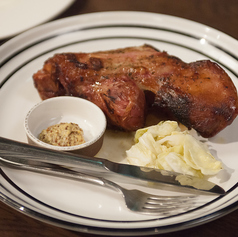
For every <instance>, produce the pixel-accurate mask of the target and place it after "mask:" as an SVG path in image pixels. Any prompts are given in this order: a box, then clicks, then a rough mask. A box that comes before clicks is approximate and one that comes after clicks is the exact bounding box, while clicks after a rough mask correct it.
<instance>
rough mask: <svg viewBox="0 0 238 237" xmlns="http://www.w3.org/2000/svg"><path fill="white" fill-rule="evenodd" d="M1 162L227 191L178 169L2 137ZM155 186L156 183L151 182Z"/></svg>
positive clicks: (204, 189)
mask: <svg viewBox="0 0 238 237" xmlns="http://www.w3.org/2000/svg"><path fill="white" fill-rule="evenodd" d="M0 157H1V158H2V159H0V161H1V160H2V161H1V162H0V164H1V165H5V166H6V165H7V162H4V160H7V161H8V162H9V164H10V163H12V164H13V163H15V164H25V165H28V164H30V165H32V166H34V165H35V166H38V167H40V166H47V164H55V165H58V166H61V167H62V168H66V167H67V169H71V170H72V171H73V170H74V169H78V170H80V171H82V172H87V173H94V174H95V173H96V174H97V175H100V176H103V175H104V174H108V173H111V174H119V175H123V176H125V177H129V178H132V179H133V180H136V179H137V180H142V181H147V182H148V184H150V185H151V184H158V183H160V184H161V183H162V184H167V185H173V186H176V187H180V188H181V187H183V188H189V189H193V190H196V191H202V192H207V193H211V194H225V191H224V189H223V188H222V187H220V186H218V185H217V184H215V183H212V182H210V181H208V180H205V179H201V178H198V177H195V176H191V175H184V174H180V173H176V172H171V171H165V170H160V169H153V168H147V167H140V166H135V165H128V164H121V163H115V162H112V161H109V160H107V159H103V158H96V157H87V156H82V155H77V154H73V153H67V152H61V151H54V150H50V149H46V148H41V147H37V146H32V145H29V144H26V143H22V142H17V141H13V140H10V139H6V138H2V137H0ZM152 186H153V185H152Z"/></svg>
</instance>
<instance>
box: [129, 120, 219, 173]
mask: <svg viewBox="0 0 238 237" xmlns="http://www.w3.org/2000/svg"><path fill="white" fill-rule="evenodd" d="M126 154H127V160H128V162H129V163H130V164H133V165H138V166H145V167H152V168H159V169H164V170H170V171H175V172H179V173H183V174H189V175H194V176H198V177H202V176H203V175H215V174H217V173H218V172H219V171H220V170H221V169H222V164H221V162H220V161H217V160H216V159H215V158H214V157H213V156H212V154H211V153H210V152H209V150H208V149H207V147H206V146H205V145H204V144H203V143H202V142H200V141H199V140H197V139H196V138H194V137H193V136H192V135H190V134H189V131H188V130H184V131H181V129H180V127H179V125H178V123H177V122H175V121H164V122H160V123H159V124H157V125H154V126H150V127H147V128H143V129H139V130H137V131H136V134H135V145H133V146H132V147H131V148H130V149H129V150H127V151H126Z"/></svg>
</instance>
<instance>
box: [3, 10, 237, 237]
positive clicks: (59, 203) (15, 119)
mask: <svg viewBox="0 0 238 237" xmlns="http://www.w3.org/2000/svg"><path fill="white" fill-rule="evenodd" d="M145 43H147V44H151V45H153V46H154V47H156V48H158V49H160V50H165V51H168V52H169V53H170V54H173V55H176V56H178V57H180V58H182V59H183V60H184V61H187V62H190V61H194V60H199V59H211V60H214V61H217V62H218V63H220V65H221V66H222V67H223V68H224V69H225V70H226V71H227V73H228V74H229V75H230V77H231V78H232V80H233V81H234V84H235V85H236V87H238V80H237V75H238V67H237V62H238V54H237V52H236V51H234V49H235V48H238V42H237V41H236V40H235V39H233V38H231V37H229V36H227V35H225V34H223V33H222V32H219V31H217V30H214V29H212V28H209V27H207V26H204V25H201V24H198V23H195V22H191V21H188V20H184V19H180V18H176V17H171V16H166V15H160V14H153V13H142V12H107V13H93V14H87V15H82V16H76V17H71V18H68V19H63V20H58V21H55V22H52V23H48V24H45V25H42V26H39V27H36V28H35V29H32V30H29V31H28V32H25V33H23V34H21V35H19V36H17V37H16V38H14V39H12V40H10V41H8V42H7V43H6V44H4V45H3V46H1V49H0V50H1V52H0V55H1V64H2V67H1V74H0V83H1V84H0V85H1V87H0V111H1V116H0V136H2V137H6V138H10V139H14V140H18V141H23V142H26V136H25V133H24V128H23V121H24V117H25V115H26V113H27V112H28V111H29V109H30V108H31V107H32V106H33V105H35V104H36V103H38V102H39V101H40V98H39V95H38V93H37V91H36V89H35V88H34V85H33V81H32V74H33V73H35V72H36V71H37V70H38V69H40V68H41V67H42V65H43V62H44V61H45V60H46V59H47V58H48V57H50V56H52V55H53V54H54V53H56V52H69V51H73V52H77V51H84V52H91V51H98V50H107V49H116V48H119V47H126V46H135V45H142V44H145ZM237 127H238V119H235V121H234V122H233V123H232V125H231V126H228V127H227V128H226V129H224V130H223V131H222V132H220V133H219V134H218V135H217V136H215V137H214V138H211V139H209V140H207V143H208V145H209V146H210V148H211V151H212V153H213V155H214V156H215V157H216V158H217V159H218V160H221V161H222V162H223V164H224V170H223V171H222V172H220V173H219V174H218V175H217V176H215V177H212V178H211V179H210V180H211V181H213V182H215V183H217V184H219V185H221V186H222V187H223V188H224V189H225V190H226V191H227V194H226V195H224V196H222V197H217V196H209V197H206V196H201V197H200V201H201V203H200V204H196V205H195V206H194V208H195V209H193V210H190V211H189V212H185V213H182V214H180V215H176V216H172V217H155V216H145V215H140V214H136V213H133V212H131V211H129V210H127V209H126V207H125V204H124V202H123V199H122V198H121V196H120V195H119V194H117V193H115V192H113V191H110V190H104V189H101V188H99V187H95V186H91V185H89V184H84V183H77V182H74V181H69V180H62V179H59V178H53V177H49V176H44V175H40V174H33V173H29V172H26V171H15V170H14V171H12V170H10V169H6V168H4V169H2V170H1V173H0V174H1V176H0V180H1V196H0V197H1V200H2V201H3V202H5V203H7V204H8V205H10V206H12V207H13V208H15V209H17V210H19V211H22V212H23V213H26V214H28V215H30V216H32V217H34V218H37V219H40V220H42V221H45V222H48V223H51V224H53V225H58V226H62V227H64V228H69V229H73V230H77V231H82V232H87V233H88V232H90V233H97V234H98V233H100V234H110V235H119V234H120V235H123V234H125V235H145V234H147V235H148V234H153V233H164V232H172V231H176V230H181V229H185V228H189V227H192V226H196V225H200V224H203V223H205V222H207V221H211V220H213V219H215V218H217V217H219V216H221V215H224V214H226V213H228V212H230V211H232V210H234V209H235V208H237V203H238V188H237V180H238V168H237V167H238V161H237V147H238V132H237ZM128 141H129V142H128ZM130 142H131V137H128V136H127V135H126V134H117V133H116V134H113V133H107V135H106V137H105V142H104V146H103V149H102V151H101V152H100V154H99V156H104V157H106V158H109V159H112V160H114V161H121V162H123V158H124V157H125V149H127V148H128V146H130V144H131V143H130ZM123 185H125V184H123ZM125 186H126V185H125ZM153 191H154V190H153ZM159 192H160V193H165V194H168V193H171V192H172V191H167V190H159ZM196 207H198V208H196Z"/></svg>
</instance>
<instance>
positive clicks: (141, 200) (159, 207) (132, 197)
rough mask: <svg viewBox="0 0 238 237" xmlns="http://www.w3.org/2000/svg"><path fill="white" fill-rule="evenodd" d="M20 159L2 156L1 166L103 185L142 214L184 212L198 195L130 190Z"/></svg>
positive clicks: (96, 178) (74, 172)
mask: <svg viewBox="0 0 238 237" xmlns="http://www.w3.org/2000/svg"><path fill="white" fill-rule="evenodd" d="M18 161H19V162H20V161H24V162H23V163H18V162H13V161H9V160H7V159H4V158H2V157H0V165H1V166H5V167H10V168H16V169H23V170H28V171H33V172H38V173H43V174H48V175H53V176H59V177H63V178H69V179H74V180H79V181H83V182H88V183H91V184H95V185H99V186H101V187H105V188H110V189H112V190H114V191H116V192H118V193H120V194H121V195H122V196H123V197H124V200H125V204H126V206H127V208H128V209H130V210H131V211H133V212H138V213H142V214H149V215H156V216H163V217H165V216H172V215H175V214H178V213H183V212H185V211H187V210H189V209H191V208H194V204H195V199H196V197H197V196H196V195H180V196H158V195H152V194H149V193H146V192H142V191H140V190H137V189H133V190H128V189H126V188H123V187H121V186H119V185H118V184H116V183H114V182H112V181H109V180H107V179H105V178H102V177H96V176H93V175H88V174H84V173H81V172H77V171H73V170H70V169H68V168H66V167H63V166H60V165H57V164H50V163H46V162H41V161H34V162H31V161H30V160H28V161H27V160H26V159H22V160H21V159H19V160H18Z"/></svg>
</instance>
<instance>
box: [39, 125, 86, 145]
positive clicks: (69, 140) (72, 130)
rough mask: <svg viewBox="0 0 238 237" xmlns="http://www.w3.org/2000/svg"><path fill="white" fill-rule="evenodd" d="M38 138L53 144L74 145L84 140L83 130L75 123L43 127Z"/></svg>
mask: <svg viewBox="0 0 238 237" xmlns="http://www.w3.org/2000/svg"><path fill="white" fill-rule="evenodd" d="M39 139H40V140H41V141H43V142H45V143H48V144H51V145H54V146H76V145H80V144H82V143H84V142H85V140H84V137H83V130H82V129H81V128H80V127H79V126H78V124H75V123H60V124H56V125H52V126H50V127H48V128H47V129H44V130H43V131H42V132H41V133H40V135H39Z"/></svg>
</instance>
